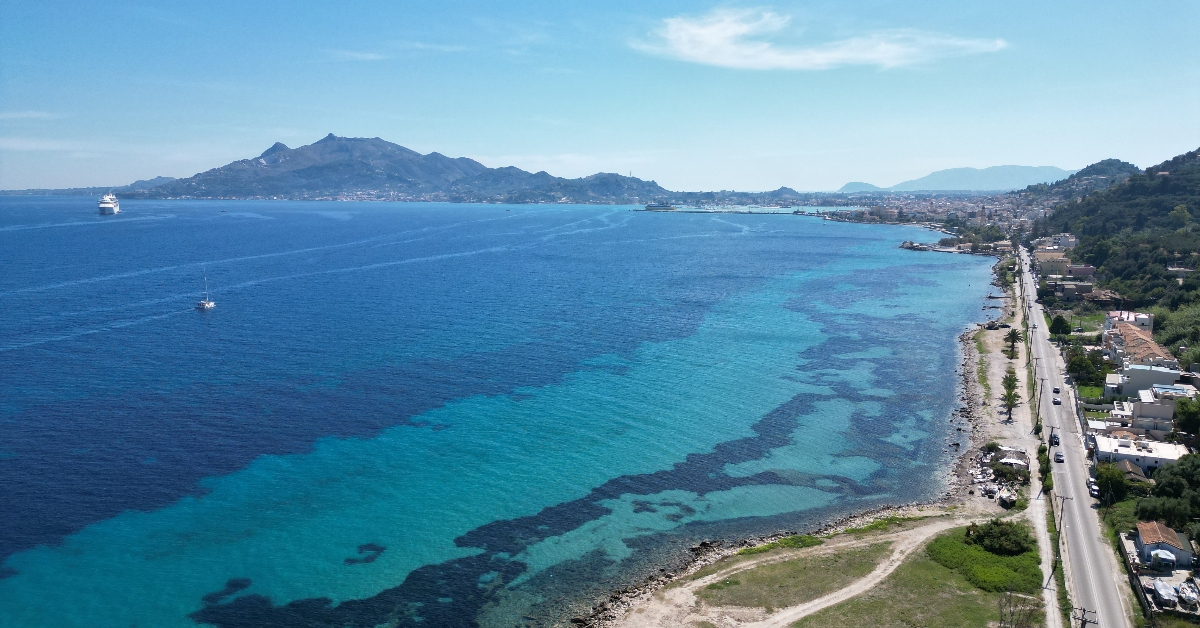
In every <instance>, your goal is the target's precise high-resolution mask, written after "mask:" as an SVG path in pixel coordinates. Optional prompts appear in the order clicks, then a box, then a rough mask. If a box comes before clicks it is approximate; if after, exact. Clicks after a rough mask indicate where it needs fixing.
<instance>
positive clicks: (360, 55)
mask: <svg viewBox="0 0 1200 628" xmlns="http://www.w3.org/2000/svg"><path fill="white" fill-rule="evenodd" d="M328 52H329V55H330V56H331V57H333V58H334V59H338V60H341V61H383V60H384V59H387V55H385V54H380V53H378V52H362V51H358V50H330V51H328Z"/></svg>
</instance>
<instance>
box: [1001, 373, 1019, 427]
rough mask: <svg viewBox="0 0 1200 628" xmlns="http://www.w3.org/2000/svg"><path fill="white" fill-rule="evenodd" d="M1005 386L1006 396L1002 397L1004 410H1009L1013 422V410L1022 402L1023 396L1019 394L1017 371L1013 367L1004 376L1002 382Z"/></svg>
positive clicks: (1009, 416) (1009, 418) (1009, 417)
mask: <svg viewBox="0 0 1200 628" xmlns="http://www.w3.org/2000/svg"><path fill="white" fill-rule="evenodd" d="M1001 383H1002V384H1003V385H1004V394H1002V395H1001V396H1000V399H1001V401H1003V402H1004V408H1005V409H1006V410H1008V420H1009V421H1011V420H1012V412H1013V408H1015V407H1017V404H1019V403H1020V402H1021V395H1020V394H1019V393H1017V371H1016V370H1015V369H1013V367H1011V366H1010V367H1008V372H1007V373H1005V374H1004V379H1003V380H1001Z"/></svg>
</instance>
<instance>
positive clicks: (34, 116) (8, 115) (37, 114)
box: [0, 111, 62, 120]
mask: <svg viewBox="0 0 1200 628" xmlns="http://www.w3.org/2000/svg"><path fill="white" fill-rule="evenodd" d="M61 117H62V116H60V115H58V114H56V113H50V112H49V111H0V120H57V119H59V118H61Z"/></svg>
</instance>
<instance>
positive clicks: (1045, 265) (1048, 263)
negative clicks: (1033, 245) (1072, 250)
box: [1041, 257, 1071, 276]
mask: <svg viewBox="0 0 1200 628" xmlns="http://www.w3.org/2000/svg"><path fill="white" fill-rule="evenodd" d="M1070 265H1071V262H1070V261H1069V260H1067V258H1065V257H1056V258H1053V259H1048V260H1045V261H1043V262H1041V268H1042V274H1043V275H1046V276H1050V275H1065V274H1067V267H1068V266H1070Z"/></svg>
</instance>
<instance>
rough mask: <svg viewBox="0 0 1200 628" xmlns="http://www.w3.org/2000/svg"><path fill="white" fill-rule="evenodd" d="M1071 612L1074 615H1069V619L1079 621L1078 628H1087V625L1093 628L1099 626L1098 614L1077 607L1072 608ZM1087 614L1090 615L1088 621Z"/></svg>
mask: <svg viewBox="0 0 1200 628" xmlns="http://www.w3.org/2000/svg"><path fill="white" fill-rule="evenodd" d="M1071 612H1073V613H1075V614H1074V615H1071V619H1073V620H1079V628H1087V626H1088V624H1092V625H1095V626H1099V625H1100V620H1099V619H1098V617H1099V614H1098V613H1097V612H1096V611H1089V610H1088V609H1086V608H1083V607H1079V608H1072V609H1071ZM1088 613H1091V614H1092V618H1091V619H1088Z"/></svg>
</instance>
